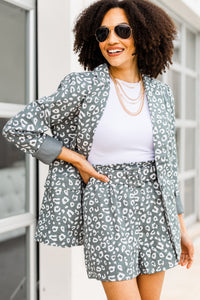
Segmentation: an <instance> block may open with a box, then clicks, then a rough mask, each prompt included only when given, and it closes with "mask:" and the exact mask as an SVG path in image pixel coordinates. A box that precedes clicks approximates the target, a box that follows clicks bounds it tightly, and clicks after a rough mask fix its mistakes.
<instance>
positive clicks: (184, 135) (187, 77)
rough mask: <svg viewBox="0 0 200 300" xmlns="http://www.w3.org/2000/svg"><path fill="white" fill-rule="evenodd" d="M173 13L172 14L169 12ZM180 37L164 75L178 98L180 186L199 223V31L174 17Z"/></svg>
mask: <svg viewBox="0 0 200 300" xmlns="http://www.w3.org/2000/svg"><path fill="white" fill-rule="evenodd" d="M169 14H170V13H169ZM172 18H173V20H174V22H175V24H176V26H177V29H178V37H177V39H176V40H175V41H174V54H173V65H171V66H170V69H169V70H167V72H166V73H165V74H164V75H162V76H160V78H161V80H163V81H165V82H167V83H168V84H169V85H170V86H171V88H172V90H173V93H174V97H175V116H176V141H177V152H178V163H179V186H180V192H181V198H182V201H183V205H184V209H185V213H184V216H185V217H186V223H187V219H188V220H189V222H191V223H192V222H194V221H195V220H196V217H197V216H196V214H197V210H195V209H196V207H197V206H196V203H197V201H198V199H195V190H196V189H197V185H196V177H197V173H198V164H197V163H196V161H197V153H196V151H197V138H198V137H197V120H198V115H197V112H198V110H197V102H198V101H197V96H198V95H197V80H198V70H197V63H196V62H197V31H195V29H193V28H191V26H190V25H188V24H186V23H185V22H183V20H181V19H180V18H178V17H176V16H173V17H172Z"/></svg>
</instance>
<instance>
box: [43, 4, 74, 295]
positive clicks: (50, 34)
mask: <svg viewBox="0 0 200 300" xmlns="http://www.w3.org/2000/svg"><path fill="white" fill-rule="evenodd" d="M69 49H70V39H69V2H68V1H66V0H59V5H58V2H57V1H53V0H42V1H40V0H39V1H38V76H39V78H38V83H39V97H43V96H45V95H50V94H51V93H53V92H54V91H56V89H57V87H58V85H59V83H60V81H61V80H62V79H63V78H64V76H65V75H66V74H67V73H68V72H69V70H70V63H69V62H70V51H69ZM47 170H48V166H47V165H44V164H43V163H40V176H39V182H40V183H41V185H40V205H41V200H42V196H43V185H44V180H45V178H46V175H47ZM70 256H71V249H70V248H65V249H63V248H60V247H53V246H46V245H43V244H40V300H55V299H57V300H63V299H70V286H71V283H70V262H71V260H70Z"/></svg>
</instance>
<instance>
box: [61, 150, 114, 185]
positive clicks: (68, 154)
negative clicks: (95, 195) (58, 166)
mask: <svg viewBox="0 0 200 300" xmlns="http://www.w3.org/2000/svg"><path fill="white" fill-rule="evenodd" d="M57 159H62V160H64V161H66V162H69V163H71V164H72V165H74V166H75V167H76V168H77V169H78V170H79V172H80V174H81V177H82V178H83V181H84V182H85V183H86V184H87V183H88V180H89V178H90V177H95V178H97V179H99V180H102V181H104V182H107V181H109V178H108V177H107V176H105V175H103V174H100V173H98V172H97V171H96V170H95V169H94V168H93V166H92V165H91V164H90V163H89V162H88V161H87V160H86V157H85V156H84V155H82V154H80V153H77V152H75V151H73V150H70V149H68V148H66V147H64V146H63V147H62V150H61V153H60V154H59V155H58V157H57ZM106 179H108V180H106Z"/></svg>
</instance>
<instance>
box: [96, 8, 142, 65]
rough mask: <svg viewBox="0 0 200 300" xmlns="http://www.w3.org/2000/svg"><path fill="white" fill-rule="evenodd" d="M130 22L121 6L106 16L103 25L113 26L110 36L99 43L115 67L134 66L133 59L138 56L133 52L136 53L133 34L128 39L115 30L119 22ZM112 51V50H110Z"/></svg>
mask: <svg viewBox="0 0 200 300" xmlns="http://www.w3.org/2000/svg"><path fill="white" fill-rule="evenodd" d="M122 23H123V24H128V25H129V22H128V19H127V17H126V14H125V11H124V10H123V9H121V8H112V9H110V10H109V11H108V12H107V13H106V14H105V16H104V18H103V20H102V23H101V26H106V27H108V28H111V27H112V30H111V31H110V33H109V36H108V38H107V39H106V40H105V41H104V42H101V43H99V47H100V50H101V52H102V55H103V56H104V57H105V59H106V60H107V61H108V63H109V64H110V65H111V66H113V67H120V68H132V66H133V61H134V59H135V58H136V57H135V56H133V55H132V54H133V53H135V50H136V49H135V46H134V40H133V36H132V34H131V36H130V37H129V38H128V39H122V38H120V37H119V36H117V35H116V33H115V32H114V29H113V28H114V27H115V26H116V25H119V24H122ZM116 49H117V50H119V52H116V53H111V51H112V50H116ZM109 51H110V52H109Z"/></svg>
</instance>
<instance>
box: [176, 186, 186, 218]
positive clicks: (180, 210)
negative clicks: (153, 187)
mask: <svg viewBox="0 0 200 300" xmlns="http://www.w3.org/2000/svg"><path fill="white" fill-rule="evenodd" d="M174 194H175V196H176V209H177V213H178V214H183V213H184V208H183V203H182V201H181V198H180V195H179V193H177V192H176V191H175V192H174Z"/></svg>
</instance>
